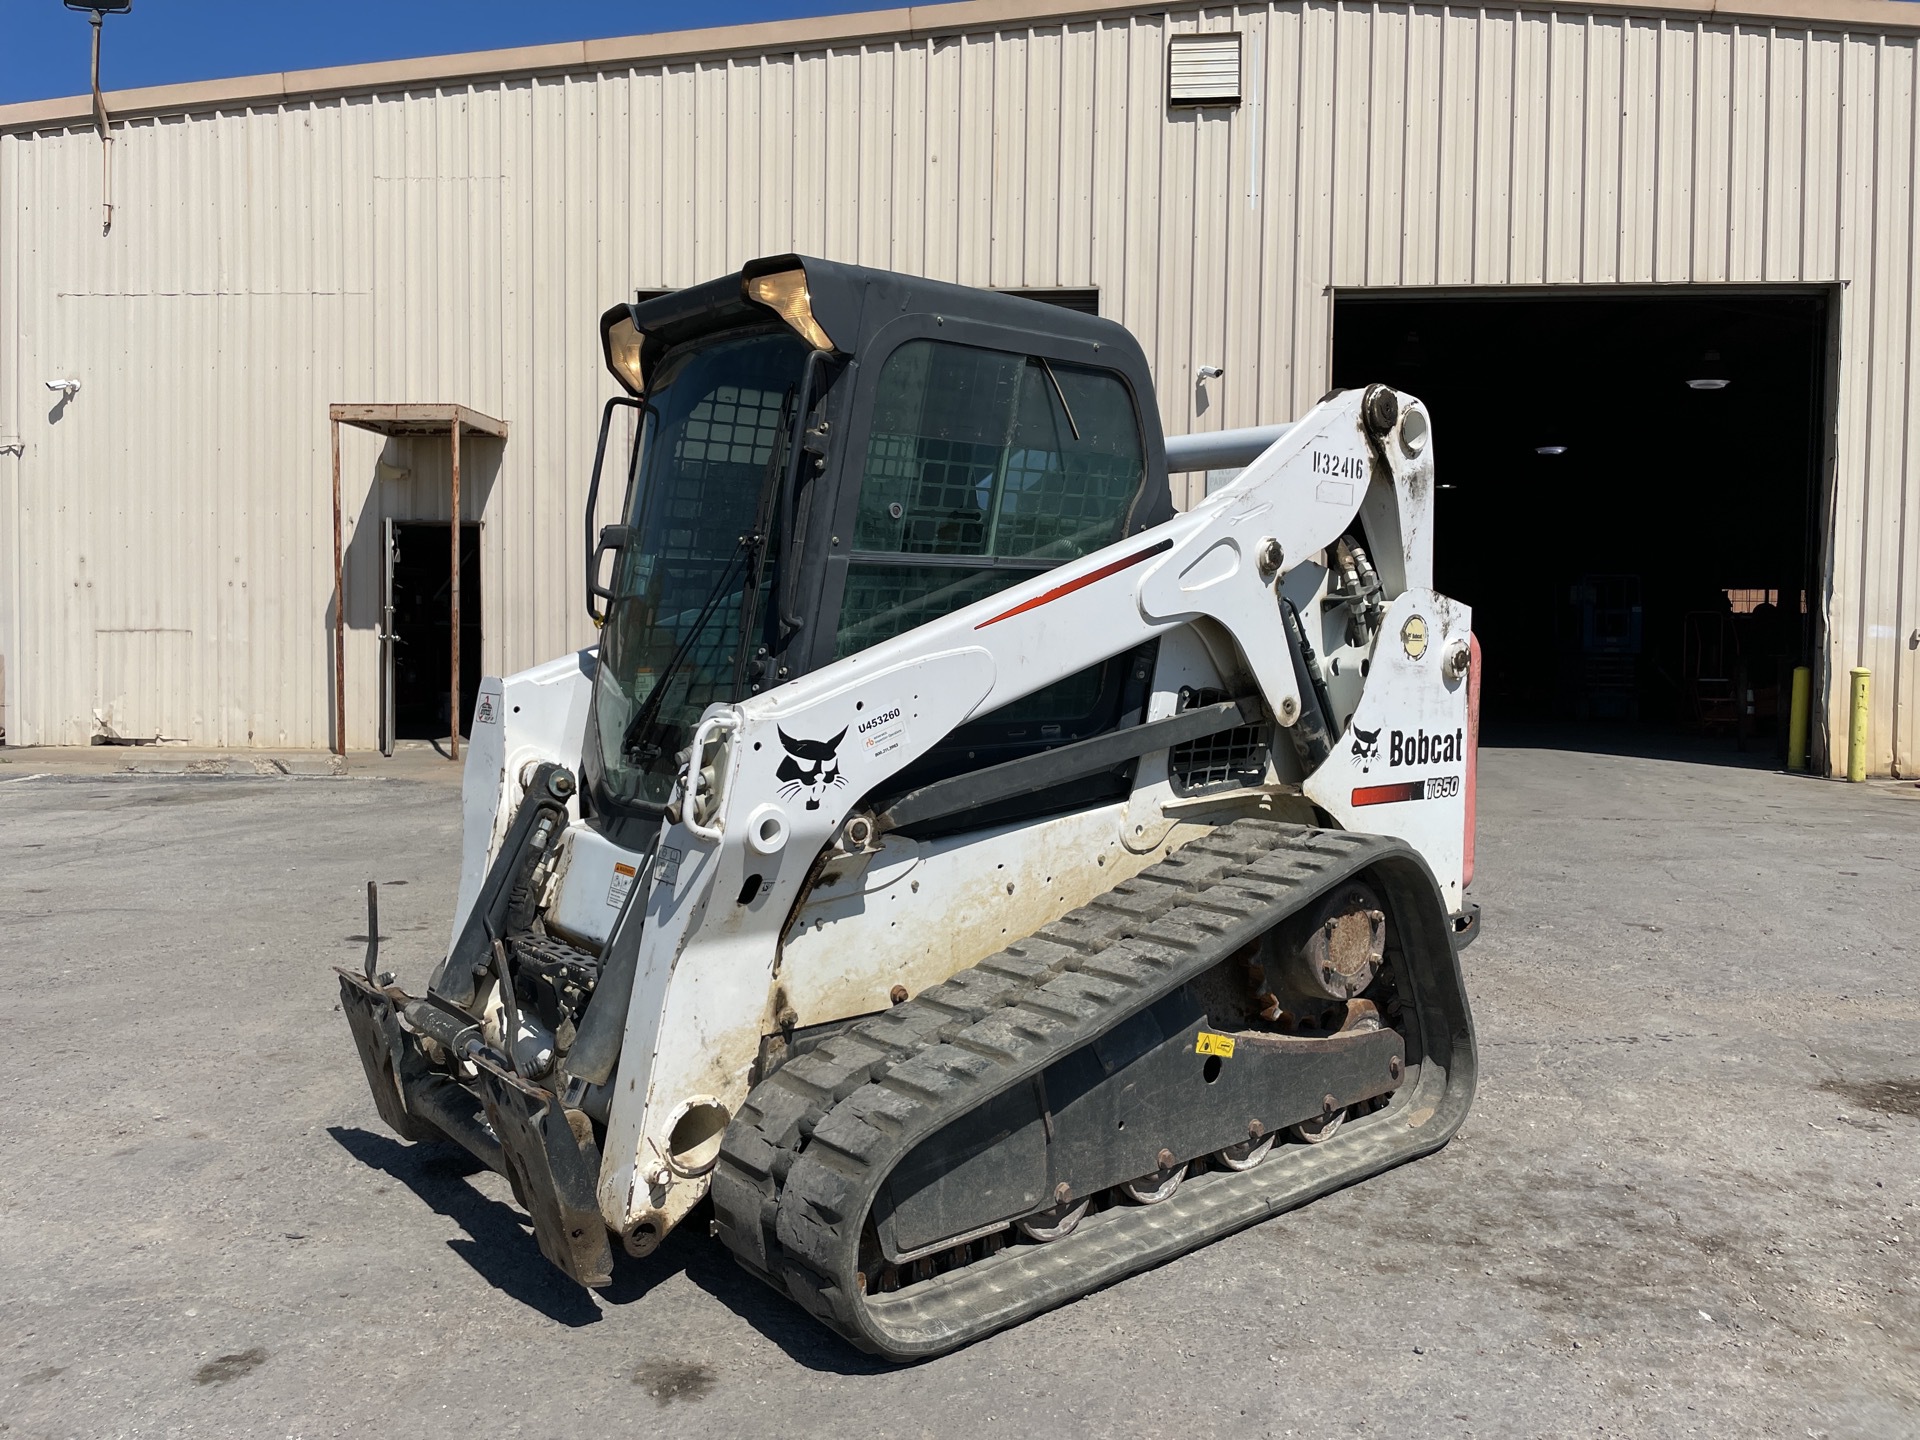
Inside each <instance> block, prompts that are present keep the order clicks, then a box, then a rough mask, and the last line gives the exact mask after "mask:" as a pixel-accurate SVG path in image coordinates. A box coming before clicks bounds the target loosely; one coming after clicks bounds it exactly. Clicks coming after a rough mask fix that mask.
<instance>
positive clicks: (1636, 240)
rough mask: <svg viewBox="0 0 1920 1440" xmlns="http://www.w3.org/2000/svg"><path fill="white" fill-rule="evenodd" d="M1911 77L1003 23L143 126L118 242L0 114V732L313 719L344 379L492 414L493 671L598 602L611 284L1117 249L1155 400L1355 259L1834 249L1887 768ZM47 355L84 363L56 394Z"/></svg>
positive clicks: (353, 546)
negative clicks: (1219, 97)
mask: <svg viewBox="0 0 1920 1440" xmlns="http://www.w3.org/2000/svg"><path fill="white" fill-rule="evenodd" d="M1194 28H1202V29H1217V30H1228V29H1238V30H1240V31H1242V32H1243V33H1244V35H1245V37H1246V40H1245V55H1246V63H1247V74H1246V76H1245V79H1244V85H1245V95H1246V101H1245V103H1244V104H1243V105H1242V106H1241V107H1240V108H1239V109H1238V110H1237V111H1231V112H1229V111H1198V112H1195V111H1169V110H1168V108H1167V107H1166V105H1165V103H1164V86H1165V54H1166V39H1167V35H1168V34H1169V32H1171V31H1176V30H1184V29H1194ZM1914 66H1915V47H1914V42H1913V40H1912V38H1911V37H1908V36H1887V35H1881V34H1877V33H1846V32H1843V31H1841V30H1838V29H1834V30H1826V29H1818V28H1816V29H1811V30H1809V29H1807V28H1804V27H1794V26H1787V25H1781V26H1778V27H1770V26H1766V25H1740V24H1726V23H1705V22H1696V21H1692V20H1681V19H1677V18H1675V17H1673V16H1671V15H1668V16H1666V17H1664V18H1644V19H1642V18H1634V17H1630V16H1622V15H1617V14H1612V15H1598V14H1590V13H1587V12H1584V11H1581V10H1579V9H1577V8H1572V7H1569V8H1567V9H1565V10H1562V11H1558V12H1555V11H1548V10H1544V9H1527V10H1513V9H1481V8H1476V7H1472V6H1459V7H1445V8H1442V7H1411V6H1405V5H1393V4H1380V5H1364V4H1283V5H1276V6H1272V7H1264V6H1244V7H1231V8H1229V7H1221V8H1216V9H1206V10H1202V11H1190V10H1188V11H1179V10H1176V11H1172V12H1168V13H1165V14H1134V15H1123V16H1116V17H1114V18H1111V19H1102V20H1097V21H1085V22H1073V23H1066V24H1059V23H1054V24H1048V25H1035V26H1030V27H1027V26H1016V27H1004V26H1003V27H999V28H995V29H991V30H983V31H982V32H980V33H977V34H956V35H952V36H945V37H939V38H933V39H914V40H910V41H901V42H897V43H866V44H858V45H849V46H845V47H840V48H831V49H828V48H821V49H800V50H797V51H791V52H787V53H775V54H766V55H763V56H753V57H747V58H741V57H738V56H735V57H732V58H722V59H715V60H711V61H696V60H688V61H686V62H684V63H670V64H663V65H657V66H652V67H640V68H634V69H632V70H628V71H620V72H614V73H599V74H582V75H578V76H569V77H558V78H539V79H528V78H507V79H502V80H498V81H492V82H484V83H475V84H467V83H462V84H459V85H450V86H445V87H440V88H437V89H432V90H426V91H410V92H406V93H394V94H384V95H376V96H371V97H366V96H355V97H349V98H345V99H321V100H316V101H313V102H311V103H298V104H286V105H276V106H274V107H271V108H263V109H253V110H244V111H241V112H237V113H212V114H195V115H192V116H189V117H178V116H172V117H166V118H162V119H158V120H136V121H134V122H132V123H129V124H128V125H126V126H125V127H124V128H123V129H122V130H121V132H120V138H119V140H118V141H117V143H116V157H115V159H116V173H117V177H118V178H117V182H116V184H117V189H118V191H119V194H118V196H117V199H118V201H119V209H118V211H117V212H116V218H115V223H114V227H113V232H112V234H111V235H110V236H107V237H105V238H102V237H101V235H100V233H99V206H98V201H99V195H98V184H99V174H98V171H99V159H98V144H99V142H98V140H97V139H96V138H95V137H94V136H92V135H91V134H90V133H88V132H86V131H83V130H73V131H69V132H66V133H53V134H41V135H36V136H31V137H29V136H26V135H7V136H4V137H0V248H3V249H4V253H0V315H4V316H5V317H6V321H5V324H6V325H7V328H8V329H9V330H11V331H12V332H13V338H12V347H11V350H10V351H9V350H7V349H5V348H4V346H3V344H0V365H4V366H5V371H4V374H0V406H4V407H6V408H5V409H0V435H17V436H19V437H20V438H21V440H22V441H23V444H24V453H23V454H22V455H20V456H19V457H18V458H17V459H15V458H11V457H0V478H10V480H11V483H10V485H9V488H8V492H7V494H6V496H5V497H4V498H5V508H6V511H7V512H8V513H7V518H6V519H4V520H0V524H3V525H6V526H8V527H9V529H8V530H5V531H0V544H9V545H10V546H11V550H10V554H9V559H8V567H9V568H8V574H7V577H6V582H7V585H8V586H9V587H10V588H11V591H12V594H11V597H10V600H9V601H0V605H8V604H10V605H11V612H12V625H13V637H12V639H11V641H10V642H9V646H8V650H9V654H8V672H7V676H6V681H7V685H8V688H9V692H10V693H9V697H8V712H7V719H8V725H9V729H10V731H11V734H10V737H9V738H10V739H11V740H12V741H14V742H15V743H23V742H32V741H39V742H70V743H72V742H81V741H84V740H85V739H86V738H87V737H88V734H89V733H90V731H91V730H92V729H93V728H94V724H95V721H94V713H93V712H94V711H95V710H96V709H99V710H102V711H103V712H104V711H111V712H112V718H113V719H114V720H116V721H117V720H118V718H119V716H120V714H121V713H122V712H121V710H119V709H116V708H114V707H126V708H125V713H127V714H129V715H137V716H138V717H139V719H140V722H141V724H142V725H145V724H146V723H148V721H149V719H151V720H152V723H154V724H157V726H158V728H159V729H160V730H161V731H162V732H163V733H165V734H167V735H170V736H177V737H179V738H182V739H190V740H194V741H199V742H203V743H217V744H223V745H243V744H249V743H251V744H256V745H314V746H318V745H323V744H325V743H326V741H327V715H328V703H327V699H328V685H329V678H328V676H329V667H328V663H327V645H326V628H327V625H326V622H327V616H328V605H329V589H330V577H329V568H330V564H329V561H330V556H329V553H328V551H329V537H328V533H327V532H328V523H329V519H328V499H327V486H328V474H327V437H326V425H325V418H324V417H325V413H326V405H327V402H329V401H332V400H458V401H461V402H464V403H466V404H469V405H472V406H475V407H476V408H478V409H481V410H484V411H486V412H488V413H490V414H493V415H496V416H499V417H501V418H503V419H506V420H507V421H509V422H510V423H511V425H512V427H513V431H512V436H511V438H510V439H509V440H508V441H507V442H506V443H505V444H504V445H501V444H498V443H495V442H476V443H475V444H474V445H473V447H472V450H471V452H470V454H471V457H472V458H471V462H470V463H469V465H467V466H466V467H464V474H465V475H467V476H473V477H475V478H474V479H468V480H467V481H466V488H467V491H468V494H469V496H470V497H471V500H470V506H469V508H468V515H469V517H470V518H484V520H485V524H486V531H485V540H484V561H483V564H484V583H485V602H484V621H485V632H486V664H487V667H488V668H489V669H490V670H498V669H501V668H512V667H517V666H520V665H524V664H527V663H530V662H532V661H534V660H537V659H540V658H542V657H544V656H547V655H550V654H553V653H555V652H558V651H560V650H562V649H563V648H565V647H568V646H571V645H575V644H579V643H582V642H585V641H587V640H589V639H590V636H591V631H590V628H589V626H588V625H587V623H586V621H585V619H584V617H583V615H582V613H581V608H580V605H579V601H578V598H577V591H578V589H579V567H580V557H579V555H578V551H577V537H578V535H579V522H578V515H577V507H578V506H579V504H580V503H581V500H582V497H583V495H584V490H585V484H586V478H587V467H588V464H589V462H590V459H591V454H592V446H593V438H594V426H595V419H596V413H597V408H598V404H599V401H600V399H601V397H602V396H603V395H604V394H606V393H608V391H609V386H610V382H608V381H607V380H606V378H605V377H604V375H603V373H602V371H601V369H600V365H599V361H598V357H597V354H596V348H595V346H596V337H595V330H594V324H593V320H594V317H595V316H596V315H597V314H598V312H599V311H600V310H601V309H602V308H603V307H604V306H605V305H606V304H607V303H610V302H611V301H612V300H614V299H616V298H618V297H619V296H621V295H622V294H623V293H625V292H627V291H629V290H631V289H633V288H635V287H657V286H673V285H680V284H685V283H689V282H692V281H696V280H700V279H704V278H707V277H709V276H711V275H714V274H717V273H721V272H724V271H726V270H729V269H732V268H734V267H735V266H737V265H738V264H739V263H740V262H741V261H743V260H745V259H747V258H749V257H751V256H754V255H757V254H764V253H770V252H777V251H781V250H786V249H797V250H801V251H804V252H811V253H815V254H822V255H830V256H834V257H837V258H843V259H851V260H857V261H861V262H865V263H869V264H875V265H884V266H891V267H894V268H898V269H904V270H913V271H920V272H924V273H926V274H930V275H934V276H939V277H942V278H947V279H954V280H959V281H963V282H967V283H973V284H983V285H996V286H1030V287H1040V286H1055V285H1060V286H1085V285H1095V286H1098V287H1099V288H1100V291H1101V296H1102V310H1103V311H1104V313H1106V314H1108V315H1111V316H1114V317H1116V318H1118V319H1120V320H1122V321H1123V322H1125V323H1126V324H1127V325H1128V326H1130V327H1131V328H1132V329H1133V330H1134V331H1135V332H1136V333H1137V334H1138V335H1139V336H1140V338H1141V340H1142V342H1143V343H1144V345H1145V346H1146V348H1147V352H1148V354H1149V356H1150V357H1151V359H1152V360H1153V362H1154V366H1155V373H1156V375H1157V377H1158V380H1159V383H1160V387H1161V404H1162V408H1163V411H1164V419H1165V421H1166V424H1167V426H1168V428H1169V429H1170V430H1172V431H1182V430H1188V429H1194V428H1212V427H1215V426H1220V425H1236V424H1249V423H1253V422H1256V421H1260V420H1268V419H1275V418H1285V417H1287V416H1289V415H1291V414H1293V413H1295V412H1297V411H1299V410H1300V409H1301V408H1302V407H1304V406H1305V405H1306V404H1308V403H1310V402H1311V400H1312V399H1313V398H1314V397H1315V396H1316V395H1318V394H1319V393H1320V392H1321V391H1322V390H1323V389H1324V388H1325V383H1326V374H1327V363H1328V353H1329V340H1330V337H1329V327H1330V322H1331V315H1332V306H1331V300H1330V295H1329V287H1330V286H1341V287H1349V286H1416V285H1489V286H1518V285H1540V284H1588V285H1604V284H1612V283H1634V284H1646V283H1666V282H1723V281H1731V282H1742V283H1754V282H1793V283H1801V284H1805V283H1823V282H1836V281H1837V282H1841V283H1843V284H1844V285H1845V286H1846V289H1845V290H1844V292H1843V295H1842V299H1841V301H1840V317H1841V318H1840V357H1839V365H1838V372H1839V377H1838V409H1837V426H1838V434H1837V444H1836V447H1835V456H1834V474H1835V476H1836V480H1837V483H1836V489H1835V494H1836V498H1835V502H1834V532H1833V534H1834V544H1833V552H1834V553H1833V575H1832V585H1831V594H1830V596H1829V597H1827V599H1826V603H1827V604H1828V606H1829V621H1830V633H1831V638H1832V644H1831V655H1830V658H1831V660H1832V663H1833V665H1834V666H1835V667H1836V669H1837V671H1838V672H1839V673H1840V675H1841V678H1842V680H1843V681H1844V671H1845V668H1846V667H1847V666H1848V665H1852V664H1866V665H1869V666H1871V667H1872V668H1873V670H1874V672H1875V676H1876V680H1875V686H1876V689H1875V716H1874V721H1875V723H1874V740H1873V743H1874V750H1875V769H1876V770H1879V771H1883V772H1884V771H1885V770H1887V769H1888V768H1889V766H1890V765H1891V764H1894V763H1896V762H1897V764H1898V766H1899V768H1900V770H1901V772H1902V773H1908V774H1911V773H1912V772H1913V770H1914V768H1915V766H1916V756H1915V749H1916V739H1917V736H1916V725H1915V719H1914V716H1915V712H1916V706H1917V705H1920V680H1917V679H1916V676H1917V675H1920V663H1916V662H1917V661H1920V656H1916V655H1915V654H1914V651H1913V641H1912V640H1911V639H1910V637H1911V636H1912V635H1913V633H1914V632H1915V631H1916V630H1920V598H1917V597H1920V506H1909V505H1908V503H1907V490H1908V488H1909V487H1908V467H1909V460H1908V450H1909V445H1910V442H1911V441H1912V439H1913V438H1914V435H1913V427H1914V425H1915V423H1916V419H1917V418H1920V417H1916V416H1914V415H1913V413H1912V411H1913V407H1912V406H1911V404H1910V403H1909V401H1910V396H1911V394H1912V381H1911V380H1910V378H1909V365H1910V359H1911V355H1912V351H1913V347H1914V344H1915V327H1914V324H1913V318H1914V313H1915V306H1916V302H1917V301H1920V296H1916V293H1915V276H1914V267H1915V265H1916V261H1917V260H1920V251H1916V248H1915V245H1914V227H1913V185H1914V166H1915V145H1914V137H1915V123H1916V115H1915V109H1914ZM1206 364H1223V365H1224V366H1225V369H1226V375H1225V377H1224V379H1221V380H1217V381H1210V382H1202V383H1203V386H1204V388H1201V389H1197V388H1196V378H1195V377H1196V371H1197V370H1198V367H1200V366H1201V365H1206ZM56 374H72V375H74V376H76V377H77V378H79V379H80V380H81V381H82V385H83V388H82V390H81V392H80V394H79V395H78V396H77V397H75V399H74V400H73V401H72V402H71V403H70V404H68V405H66V406H64V407H59V408H58V409H56V408H55V407H52V406H50V405H48V404H47V401H48V399H50V398H51V397H49V395H48V392H46V391H45V390H44V389H42V388H41V380H42V379H43V378H46V377H50V376H54V375H56ZM1440 443H1441V445H1442V446H1443V447H1444V445H1445V437H1444V436H1442V437H1440ZM410 448H411V450H412V455H411V457H404V456H399V455H398V454H397V453H396V455H395V458H396V459H398V460H399V463H402V464H409V465H411V468H412V469H413V471H414V478H412V479H411V480H408V481H404V482H376V481H375V480H374V478H373V477H374V473H375V470H374V466H375V461H376V458H377V457H378V456H379V455H380V453H381V442H380V441H379V439H378V438H377V437H370V436H359V435H357V434H355V433H354V432H347V439H346V441H345V466H344V470H345V476H346V485H347V494H348V504H347V512H348V520H349V527H350V528H349V533H350V553H351V559H352V568H351V575H350V580H349V588H350V591H351V594H350V596H349V601H348V606H347V619H348V622H349V626H350V636H349V650H348V655H347V668H348V672H349V686H348V689H349V695H348V701H349V713H350V715H351V717H352V718H351V722H350V726H349V730H350V733H349V741H350V743H351V744H352V745H354V746H355V747H365V746H367V745H369V744H370V743H371V741H372V738H373V726H374V685H375V668H374V667H375V644H374V640H373V620H374V614H373V607H374V604H375V599H374V591H375V587H376V574H377V565H376V560H377V555H376V551H377V548H378V541H377V532H378V525H377V523H376V522H377V520H378V518H379V517H380V516H381V515H383V514H394V515H400V516H406V517H418V518H428V517H437V516H444V514H445V508H444V507H445V485H444V479H443V476H444V470H445V456H444V446H437V445H433V444H430V443H428V442H420V441H416V442H412V443H411V447H410ZM1443 463H1444V461H1443ZM5 614H6V612H5V611H4V610H0V621H3V620H4V619H5ZM154 686H157V687H158V692H157V693H155V694H139V693H137V692H139V691H141V690H142V689H143V688H144V687H154ZM1842 688H1843V686H1840V685H1836V686H1834V687H1833V688H1832V690H1831V692H1830V694H1831V703H1830V705H1829V711H1830V718H1831V723H1832V724H1833V726H1834V728H1835V733H1837V734H1844V725H1843V724H1842V710H1843V705H1844V696H1843V695H1841V693H1840V691H1841V689H1842Z"/></svg>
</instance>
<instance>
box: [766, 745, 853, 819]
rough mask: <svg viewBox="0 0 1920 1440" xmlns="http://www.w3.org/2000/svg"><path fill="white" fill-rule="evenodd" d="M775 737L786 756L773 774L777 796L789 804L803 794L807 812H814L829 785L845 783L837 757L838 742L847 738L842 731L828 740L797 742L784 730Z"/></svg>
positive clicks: (838, 757)
mask: <svg viewBox="0 0 1920 1440" xmlns="http://www.w3.org/2000/svg"><path fill="white" fill-rule="evenodd" d="M776 733H777V734H778V735H779V736H780V744H781V745H782V746H783V747H785V749H786V752H787V753H786V755H785V756H783V757H782V758H781V761H780V768H779V769H778V770H776V771H774V772H773V773H774V778H775V779H777V780H778V781H779V782H780V794H781V795H782V796H783V797H785V798H786V799H788V800H793V799H796V798H798V797H799V796H800V795H801V794H802V793H804V794H805V795H806V797H807V809H809V810H818V809H819V808H820V797H821V796H822V795H824V794H826V793H827V787H828V786H829V785H844V784H846V783H847V777H846V776H844V775H842V774H841V773H840V756H839V752H840V742H841V741H842V740H844V739H846V738H847V732H846V730H845V729H842V730H841V731H840V733H839V734H838V735H836V736H834V737H833V738H832V739H831V740H800V739H796V738H795V737H794V736H792V735H789V734H787V732H786V731H784V730H778V731H777V732H776Z"/></svg>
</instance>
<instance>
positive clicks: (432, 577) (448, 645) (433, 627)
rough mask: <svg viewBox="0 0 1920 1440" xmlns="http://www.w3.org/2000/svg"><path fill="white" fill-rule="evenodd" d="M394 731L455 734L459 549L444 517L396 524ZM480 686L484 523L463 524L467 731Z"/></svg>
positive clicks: (409, 736) (410, 736)
mask: <svg viewBox="0 0 1920 1440" xmlns="http://www.w3.org/2000/svg"><path fill="white" fill-rule="evenodd" d="M392 547H393V554H392V565H393V636H394V645H393V733H394V735H396V736H397V737H398V738H400V739H402V740H444V739H447V738H448V737H449V728H450V726H449V719H450V717H449V716H448V713H447V706H448V698H449V691H448V689H447V677H448V676H449V675H450V674H452V673H453V622H452V616H451V613H450V611H451V608H452V607H451V605H450V603H449V602H450V600H451V599H452V594H451V591H452V582H453V554H452V546H450V545H449V544H448V543H447V524H446V522H445V521H443V520H433V521H421V522H413V521H395V522H394V523H393V541H392ZM479 691H480V527H479V526H478V525H475V524H473V523H471V522H469V523H467V524H463V525H462V526H461V527H460V733H461V734H462V735H463V736H464V735H466V734H468V733H469V727H470V725H471V722H472V719H473V705H474V700H475V698H476V697H477V696H478V694H479Z"/></svg>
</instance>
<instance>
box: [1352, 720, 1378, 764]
mask: <svg viewBox="0 0 1920 1440" xmlns="http://www.w3.org/2000/svg"><path fill="white" fill-rule="evenodd" d="M1353 758H1354V759H1355V760H1357V761H1359V763H1360V768H1361V770H1362V771H1367V770H1371V769H1372V768H1373V762H1374V761H1375V760H1378V759H1379V758H1380V732H1379V731H1378V730H1362V729H1361V728H1360V727H1359V726H1358V725H1356V726H1354V727H1353Z"/></svg>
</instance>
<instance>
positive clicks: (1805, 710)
mask: <svg viewBox="0 0 1920 1440" xmlns="http://www.w3.org/2000/svg"><path fill="white" fill-rule="evenodd" d="M1812 708H1813V671H1811V670H1809V669H1808V668H1807V667H1806V666H1805V665H1796V666H1795V667H1794V670H1793V702H1792V705H1791V706H1790V707H1789V709H1788V710H1787V769H1789V770H1805V769H1806V768H1807V717H1808V715H1809V713H1810V712H1811V710H1812Z"/></svg>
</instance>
